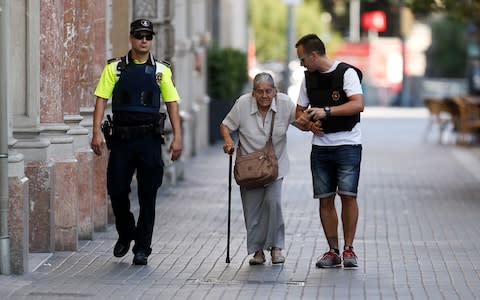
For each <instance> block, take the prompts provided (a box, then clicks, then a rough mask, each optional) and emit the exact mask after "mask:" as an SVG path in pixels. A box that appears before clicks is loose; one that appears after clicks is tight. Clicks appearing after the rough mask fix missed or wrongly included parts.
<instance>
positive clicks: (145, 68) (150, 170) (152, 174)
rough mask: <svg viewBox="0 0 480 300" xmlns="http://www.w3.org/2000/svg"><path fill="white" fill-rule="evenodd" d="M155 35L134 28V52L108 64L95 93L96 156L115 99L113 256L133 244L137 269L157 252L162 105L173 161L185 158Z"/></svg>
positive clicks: (109, 135)
mask: <svg viewBox="0 0 480 300" xmlns="http://www.w3.org/2000/svg"><path fill="white" fill-rule="evenodd" d="M154 35H155V32H154V31H153V25H152V22H150V21H149V20H145V19H140V20H136V21H134V22H132V23H131V24H130V38H129V40H130V44H131V45H132V47H131V49H130V51H129V52H128V54H127V55H126V56H123V57H119V58H114V59H111V60H109V61H108V63H107V65H106V66H105V68H104V69H103V72H102V75H101V77H100V80H99V82H98V84H97V88H96V89H95V96H97V99H96V103H95V111H94V113H93V132H92V142H91V147H92V150H93V151H94V152H95V154H97V155H102V153H103V152H104V139H103V138H104V137H103V136H102V130H101V128H102V126H101V122H102V119H103V115H104V113H105V106H106V103H107V101H108V99H110V98H111V99H112V112H113V120H111V122H110V124H109V125H108V126H103V128H102V129H103V133H104V135H105V139H106V140H107V146H108V148H109V149H110V155H109V161H108V169H107V190H108V194H109V195H110V200H111V203H112V209H113V213H114V215H115V226H116V228H117V232H118V241H117V243H116V244H115V247H114V249H113V255H114V256H116V257H123V256H124V255H125V254H127V253H128V250H129V249H130V243H131V241H134V242H135V245H134V246H133V249H132V252H133V253H134V258H133V264H134V265H146V264H147V257H148V256H149V255H150V254H151V252H152V248H151V243H152V234H153V227H154V224H155V199H156V195H157V190H158V188H159V187H160V186H161V184H162V179H163V160H162V155H161V144H162V141H163V138H162V133H163V132H162V131H163V121H164V119H165V113H160V106H161V101H163V102H165V105H166V107H167V112H168V116H169V119H170V122H171V124H172V131H173V140H172V143H171V144H170V152H171V159H172V160H177V159H178V158H179V157H180V154H181V152H182V136H181V126H180V115H179V108H178V101H179V100H180V97H179V95H178V92H177V90H176V88H175V85H174V84H173V81H172V72H171V70H170V66H169V64H168V63H165V62H159V61H157V60H156V59H155V58H154V57H153V55H152V54H151V53H150V48H151V47H152V40H153V36H154ZM108 117H110V116H108ZM112 123H113V126H112ZM105 128H106V130H105ZM134 173H136V177H137V184H138V202H139V206H140V211H139V216H138V221H137V223H135V218H134V216H133V213H132V212H131V211H130V199H129V194H130V184H131V182H132V177H133V175H134Z"/></svg>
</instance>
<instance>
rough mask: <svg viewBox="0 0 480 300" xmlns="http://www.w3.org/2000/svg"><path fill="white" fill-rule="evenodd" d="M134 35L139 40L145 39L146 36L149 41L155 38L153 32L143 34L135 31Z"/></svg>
mask: <svg viewBox="0 0 480 300" xmlns="http://www.w3.org/2000/svg"><path fill="white" fill-rule="evenodd" d="M133 37H134V38H135V39H137V40H143V39H144V38H145V39H146V40H147V41H151V40H152V39H153V35H152V34H141V33H135V34H134V35H133Z"/></svg>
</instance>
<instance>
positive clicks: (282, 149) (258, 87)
mask: <svg viewBox="0 0 480 300" xmlns="http://www.w3.org/2000/svg"><path fill="white" fill-rule="evenodd" d="M273 112H275V114H273ZM273 115H274V116H275V122H274V128H273V134H272V139H273V145H274V148H275V154H276V156H277V159H278V165H279V169H278V178H277V180H275V181H274V182H273V183H271V184H269V185H267V186H265V187H261V188H254V189H247V188H243V187H240V195H241V198H242V205H243V213H244V218H245V226H246V229H247V251H248V254H252V253H254V256H253V258H252V259H250V261H249V263H250V265H258V264H263V263H264V262H265V254H264V252H263V250H267V251H268V250H270V252H271V256H272V264H281V263H284V262H285V257H284V256H283V255H282V249H283V248H284V247H285V224H284V221H283V214H282V203H281V200H282V182H283V177H284V176H285V175H286V174H287V172H288V167H289V166H288V156H287V148H286V146H287V135H286V133H287V129H288V126H289V125H290V124H291V123H293V122H294V121H295V104H294V103H293V102H292V100H291V99H290V98H289V97H288V95H285V94H282V93H277V90H276V88H275V83H274V81H273V78H272V76H271V75H270V74H268V73H260V74H258V75H257V76H255V78H254V80H253V91H252V93H248V94H245V95H243V96H241V97H240V98H238V99H237V101H236V102H235V105H234V106H233V107H232V110H231V111H230V112H229V113H228V115H227V116H226V117H225V119H224V120H223V122H222V124H221V125H220V132H221V134H222V136H223V139H224V145H223V151H224V152H225V153H227V154H232V153H233V151H234V142H233V140H232V137H231V132H233V131H238V133H239V139H240V147H241V151H242V153H251V152H253V151H256V150H258V149H260V148H262V147H263V146H265V143H266V142H267V140H268V139H269V136H270V128H271V122H272V116H273Z"/></svg>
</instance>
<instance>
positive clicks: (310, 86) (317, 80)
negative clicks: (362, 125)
mask: <svg viewBox="0 0 480 300" xmlns="http://www.w3.org/2000/svg"><path fill="white" fill-rule="evenodd" d="M348 68H353V69H354V70H355V71H356V72H357V74H358V78H359V79H360V82H361V81H362V72H361V71H360V70H359V69H357V68H356V67H354V66H351V65H349V64H346V63H340V64H338V66H337V68H336V69H335V70H334V71H333V72H330V73H320V72H318V71H315V72H308V71H305V84H306V87H307V95H308V99H309V100H310V105H311V106H312V107H325V106H337V105H341V104H344V103H346V102H348V98H347V95H346V94H345V91H344V90H343V75H344V74H345V71H346V70H347V69H348ZM358 122H360V113H357V114H355V115H352V116H335V117H333V116H331V117H329V118H328V119H327V120H323V121H322V128H323V132H325V133H332V132H339V131H351V130H352V128H353V127H354V126H355V124H357V123H358Z"/></svg>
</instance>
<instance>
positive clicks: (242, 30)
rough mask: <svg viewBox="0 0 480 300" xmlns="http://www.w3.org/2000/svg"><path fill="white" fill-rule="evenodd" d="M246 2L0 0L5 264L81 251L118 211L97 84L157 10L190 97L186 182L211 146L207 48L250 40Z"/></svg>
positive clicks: (8, 267) (159, 51) (171, 181)
mask: <svg viewBox="0 0 480 300" xmlns="http://www.w3.org/2000/svg"><path fill="white" fill-rule="evenodd" d="M246 3H247V0H245V1H234V0H92V1H81V0H16V1H9V0H0V44H1V45H2V47H0V66H2V69H1V73H0V111H1V112H0V114H1V116H0V122H2V123H1V126H0V175H1V176H0V181H1V182H0V273H2V274H10V273H15V274H20V273H24V272H27V271H28V269H29V255H30V254H31V253H37V252H41V253H51V252H54V251H75V250H77V248H78V241H79V240H82V239H87V240H88V239H92V237H93V233H94V232H95V231H104V230H105V229H106V228H107V226H108V225H109V224H111V223H112V222H113V216H112V213H111V209H110V203H109V199H108V195H107V193H106V182H105V173H106V172H105V169H106V164H107V157H106V156H101V157H97V156H95V155H94V154H93V152H92V151H91V149H90V146H89V144H90V138H91V126H92V113H93V107H94V103H95V97H94V95H93V92H94V90H95V86H96V83H97V80H98V78H99V76H100V73H101V71H102V69H103V67H104V65H105V63H106V60H107V59H108V58H110V57H116V56H121V55H124V54H125V53H126V52H127V51H128V49H129V44H128V31H129V24H130V22H131V21H132V20H134V19H136V18H143V17H145V18H149V19H151V20H152V21H153V23H154V25H155V30H156V32H157V35H156V36H155V43H154V47H153V52H154V55H155V56H156V57H157V58H158V59H160V60H167V61H170V62H171V64H172V69H173V72H174V80H175V83H176V86H177V88H178V90H179V93H180V95H181V98H182V100H181V103H180V109H181V117H182V127H183V139H184V153H183V155H182V159H181V160H180V161H179V162H175V163H174V164H173V163H168V162H167V169H166V175H165V176H166V178H165V180H164V184H165V185H175V183H176V181H177V180H181V178H182V174H183V170H184V169H185V165H186V164H187V163H188V160H189V159H191V157H192V156H194V155H195V154H196V153H197V151H199V150H200V149H202V148H205V147H207V146H208V140H209V139H208V128H207V127H208V102H209V97H208V94H207V91H206V81H207V76H208V74H207V72H206V70H207V68H206V63H207V62H206V51H207V49H208V47H209V46H210V44H211V43H212V41H216V42H217V43H218V44H219V45H221V46H223V47H235V48H239V49H242V50H246V48H247V45H246V44H247V42H246V41H247V33H246V32H247V4H246ZM13 29H14V30H13ZM167 140H168V136H167ZM165 155H167V154H166V153H165ZM165 159H167V157H165Z"/></svg>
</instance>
